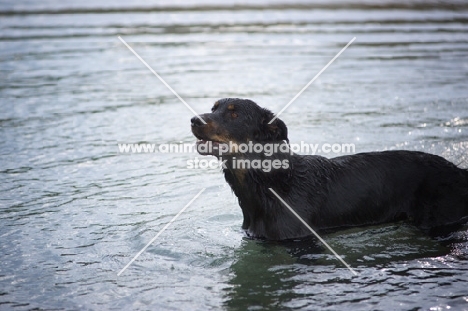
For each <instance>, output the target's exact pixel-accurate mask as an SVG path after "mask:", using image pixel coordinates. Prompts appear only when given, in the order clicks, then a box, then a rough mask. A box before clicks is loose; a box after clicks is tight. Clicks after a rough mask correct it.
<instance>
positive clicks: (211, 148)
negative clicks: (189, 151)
mask: <svg viewBox="0 0 468 311" xmlns="http://www.w3.org/2000/svg"><path fill="white" fill-rule="evenodd" d="M195 137H197V139H198V140H197V143H196V147H197V151H198V153H199V154H201V155H214V156H218V155H220V146H223V147H224V146H226V145H227V143H225V142H221V141H217V140H211V139H208V138H205V137H200V136H199V135H195ZM221 149H222V148H221Z"/></svg>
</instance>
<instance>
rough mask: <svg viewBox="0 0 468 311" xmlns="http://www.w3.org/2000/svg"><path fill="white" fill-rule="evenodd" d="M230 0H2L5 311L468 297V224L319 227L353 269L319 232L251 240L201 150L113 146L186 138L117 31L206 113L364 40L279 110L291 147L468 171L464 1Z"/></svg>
mask: <svg viewBox="0 0 468 311" xmlns="http://www.w3.org/2000/svg"><path fill="white" fill-rule="evenodd" d="M233 3H234V2H233ZM235 4H236V5H237V6H236V7H235V8H230V7H229V5H228V4H226V3H225V2H221V1H206V2H203V3H202V2H197V3H195V2H192V3H189V4H184V3H182V2H178V1H166V2H157V3H156V2H155V3H149V2H146V1H140V2H135V3H133V4H128V3H127V2H126V1H109V2H96V1H80V2H74V3H66V2H63V1H55V0H49V1H41V2H40V3H39V2H35V1H27V0H24V1H8V2H6V1H5V2H1V3H0V10H1V12H0V27H1V28H0V29H1V30H0V47H1V48H0V70H1V76H0V81H1V82H0V100H1V108H0V135H1V136H0V137H1V140H0V155H1V158H0V159H1V160H0V180H1V182H0V193H1V195H0V198H1V201H0V206H1V209H0V219H1V226H0V237H1V238H0V241H1V242H0V247H1V251H0V258H1V266H0V307H1V309H34V308H42V309H96V310H101V309H118V310H121V309H125V310H128V309H136V310H163V309H168V310H177V309H179V310H207V309H227V310H245V309H250V310H257V309H271V310H274V309H280V310H286V309H294V310H311V309H313V310H317V309H323V310H326V309H330V310H336V309H342V310H344V309H354V310H363V309H373V310H410V309H412V310H416V309H419V308H420V309H430V308H433V309H431V310H442V309H446V308H448V307H451V308H452V309H455V310H460V309H467V308H468V293H467V290H466V282H467V281H468V272H467V271H468V261H467V259H468V248H467V247H468V242H467V241H468V227H464V228H463V229H462V230H460V231H458V232H456V233H454V234H453V236H451V237H450V238H449V239H447V240H445V241H436V240H432V239H429V238H428V237H426V236H424V235H422V234H421V233H419V232H418V231H417V230H415V229H414V228H412V227H411V226H408V225H405V224H391V225H385V226H377V227H372V228H361V229H354V230H348V231H343V232H339V233H336V234H333V235H326V236H324V238H325V240H327V242H329V243H330V244H331V246H332V247H333V248H334V249H335V250H336V251H337V252H338V253H339V254H341V255H342V256H343V257H344V258H345V260H346V261H347V262H348V263H349V264H350V265H351V266H352V267H353V268H354V269H355V270H356V271H358V273H359V275H358V276H356V277H353V276H352V275H351V273H350V272H349V271H348V270H347V269H346V268H345V267H343V266H342V265H341V264H340V263H339V262H338V261H337V260H336V259H335V258H334V257H333V255H332V254H331V253H330V252H328V251H327V250H326V249H324V248H323V247H321V246H320V245H318V244H316V243H315V242H314V241H304V242H301V243H291V244H278V243H265V242H259V241H252V240H248V239H246V238H245V237H244V235H243V233H242V231H241V230H240V226H241V222H242V215H241V211H240V208H239V206H238V204H237V202H236V198H235V197H234V196H233V194H232V193H231V190H230V189H229V187H228V186H227V185H226V183H225V181H224V179H223V176H222V174H221V173H220V172H219V171H218V170H194V169H188V168H187V160H190V159H193V158H194V157H195V156H196V155H195V154H186V153H172V154H163V153H153V154H122V153H119V149H118V144H119V143H141V142H148V143H155V144H167V143H180V142H182V143H193V142H194V138H193V137H192V135H191V133H190V126H189V120H190V118H191V117H192V114H191V112H190V111H189V110H188V109H186V108H185V107H184V106H183V104H182V103H181V102H180V101H179V100H178V99H177V98H176V97H175V96H174V95H173V94H172V93H171V92H170V91H169V90H168V89H167V88H166V87H165V86H164V85H163V84H162V83H161V82H160V81H159V80H158V79H157V78H156V77H155V76H154V75H153V74H152V73H151V72H150V71H149V70H148V69H147V68H146V67H145V66H144V65H143V64H142V63H141V62H140V61H139V60H138V59H137V58H136V57H135V56H134V55H133V54H132V53H131V52H130V51H129V50H128V49H127V48H126V47H125V46H124V45H123V44H122V43H121V42H120V41H119V40H118V38H117V36H119V35H120V36H122V38H123V39H124V40H126V41H127V42H128V43H129V44H130V45H131V46H132V47H133V48H134V49H135V50H136V51H137V52H138V53H139V54H140V55H141V57H142V58H143V59H145V60H146V61H147V62H148V63H149V64H150V65H151V66H152V67H153V68H154V70H156V71H157V72H158V73H159V74H160V75H161V76H162V77H163V78H164V79H165V80H166V81H167V83H168V84H169V85H171V86H172V87H173V89H174V90H176V91H177V92H178V93H179V94H180V96H181V97H182V98H184V99H185V100H186V101H187V102H188V103H189V104H190V105H191V106H193V107H194V109H195V110H196V111H198V112H207V111H209V109H210V108H211V105H212V103H213V102H214V101H215V100H217V99H219V98H223V97H243V98H250V99H253V100H254V101H256V102H257V103H259V104H260V105H262V106H265V107H268V108H270V109H271V110H273V111H276V112H277V111H279V110H280V109H281V108H282V107H283V106H284V105H285V104H286V103H287V102H289V100H291V98H293V97H294V96H295V95H296V94H297V93H298V92H299V91H300V90H301V89H302V87H303V86H304V85H306V84H307V82H309V81H310V80H311V79H312V78H313V77H314V76H315V74H316V73H317V72H319V71H320V70H321V69H322V68H323V66H325V65H326V64H327V63H328V61H329V60H330V59H332V58H333V57H334V56H335V55H336V53H338V51H339V50H340V49H341V48H342V47H344V46H345V45H346V44H347V43H348V42H349V41H350V40H351V39H352V38H353V37H356V38H357V39H356V41H355V42H354V43H353V44H352V45H351V46H350V48H348V49H347V50H346V51H345V52H344V53H343V54H342V55H341V57H340V58H338V59H337V60H336V61H335V62H334V63H333V64H332V65H331V66H330V67H329V68H328V69H327V70H326V71H325V72H324V73H323V74H322V75H321V76H320V78H319V79H317V80H316V81H315V82H314V83H313V84H312V85H311V86H310V87H309V88H308V89H307V90H306V91H305V92H304V93H303V94H302V95H301V96H300V97H299V98H298V99H297V100H296V101H295V102H294V104H293V105H291V106H290V107H289V108H288V109H287V110H286V111H285V112H284V113H283V114H282V116H281V118H282V119H283V120H284V121H285V122H286V124H287V125H288V127H289V133H290V136H289V138H290V140H291V142H292V143H294V142H296V143H298V142H300V141H305V142H308V143H318V144H323V143H354V144H355V146H356V152H363V151H370V150H386V149H397V148H403V149H410V150H422V151H426V152H431V153H435V154H439V155H443V156H444V157H446V158H448V159H449V160H451V161H454V162H455V163H457V164H460V165H461V166H463V167H468V158H467V149H468V140H467V138H468V137H467V133H468V129H467V126H468V94H467V91H466V81H467V78H468V61H467V60H468V36H467V31H468V23H467V22H468V6H467V5H466V3H464V2H462V1H460V2H456V1H451V2H444V3H443V4H437V3H435V2H434V3H433V2H423V1H421V2H417V1H415V2H413V3H412V4H407V3H406V2H403V1H402V2H369V1H363V2H356V1H342V2H334V3H333V4H330V3H329V2H328V1H326V2H325V1H323V2H321V1H317V2H315V3H312V4H311V3H309V2H297V3H295V4H291V3H289V2H287V1H275V2H271V3H267V2H266V1H256V2H248V3H242V2H235ZM321 154H322V155H325V156H329V157H331V156H336V155H337V154H325V153H323V152H322V153H321ZM200 158H201V157H200ZM203 187H205V188H206V190H205V192H204V193H203V194H202V195H201V196H200V197H199V198H198V199H197V200H196V201H195V202H194V203H193V204H192V205H191V206H189V207H188V209H187V210H186V211H185V212H184V213H183V214H182V215H181V216H180V217H179V218H178V219H177V220H176V221H175V222H174V223H173V224H172V225H171V226H170V227H169V228H168V229H167V230H166V231H165V232H164V233H163V234H162V235H161V236H160V237H159V238H158V239H157V240H156V242H155V243H153V244H152V245H151V246H150V247H149V248H148V249H147V250H146V251H145V252H144V253H143V254H142V255H141V256H140V257H139V258H138V259H137V260H136V261H135V262H134V263H133V264H132V265H131V266H130V267H129V268H128V269H127V270H126V271H124V272H123V273H122V275H121V276H117V273H118V272H119V271H120V270H121V269H122V268H123V267H124V266H125V265H126V264H127V263H128V262H129V261H130V260H131V259H132V258H133V256H134V255H135V254H136V253H137V252H138V251H140V250H141V249H142V248H143V247H144V246H145V245H146V244H147V243H148V242H149V241H150V240H151V239H152V238H153V237H154V236H155V235H156V234H157V233H158V232H159V230H161V229H162V227H163V226H164V225H165V224H167V223H168V222H169V221H170V220H171V219H172V218H173V217H174V215H175V214H177V213H178V212H179V211H180V210H181V209H182V208H183V207H184V206H185V205H186V204H187V203H188V202H189V201H190V200H191V199H192V198H193V197H194V196H195V195H196V194H197V193H198V192H199V191H200V189H201V188H203Z"/></svg>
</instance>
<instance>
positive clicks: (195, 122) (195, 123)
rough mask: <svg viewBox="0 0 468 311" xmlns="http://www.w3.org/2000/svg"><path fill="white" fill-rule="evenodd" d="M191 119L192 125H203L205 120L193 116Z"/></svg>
mask: <svg viewBox="0 0 468 311" xmlns="http://www.w3.org/2000/svg"><path fill="white" fill-rule="evenodd" d="M190 121H191V123H192V127H195V126H202V125H203V122H202V121H201V120H200V118H199V117H193V118H192V119H190Z"/></svg>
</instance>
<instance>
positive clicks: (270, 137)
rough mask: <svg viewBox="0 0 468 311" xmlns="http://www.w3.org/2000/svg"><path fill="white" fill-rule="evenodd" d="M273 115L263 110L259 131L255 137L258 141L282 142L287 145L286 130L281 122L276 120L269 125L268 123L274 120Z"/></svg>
mask: <svg viewBox="0 0 468 311" xmlns="http://www.w3.org/2000/svg"><path fill="white" fill-rule="evenodd" d="M274 116H275V115H274V114H273V113H272V112H271V111H270V110H267V109H263V115H262V120H261V125H260V126H261V129H260V131H259V132H258V133H257V135H255V136H256V137H255V138H256V139H257V140H259V141H283V140H285V141H286V142H287V143H289V139H288V128H287V127H286V124H284V122H283V121H281V120H280V119H278V118H276V119H275V121H273V122H272V123H271V124H269V122H270V121H271V119H273V118H274Z"/></svg>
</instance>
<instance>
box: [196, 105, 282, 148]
mask: <svg viewBox="0 0 468 311" xmlns="http://www.w3.org/2000/svg"><path fill="white" fill-rule="evenodd" d="M273 117H274V115H273V113H272V112H271V111H270V110H268V109H265V108H261V107H260V106H258V105H257V104H256V103H254V102H253V101H251V100H248V99H239V98H224V99H220V100H218V101H217V102H215V104H214V105H213V108H212V109H211V113H205V114H202V115H200V118H202V119H203V120H204V121H205V122H206V124H204V123H203V122H202V121H201V120H200V118H198V117H193V118H192V120H191V121H192V133H193V135H195V137H197V138H198V139H199V141H198V142H197V144H198V145H200V144H206V143H211V144H212V145H213V147H215V148H216V147H219V146H220V144H229V143H231V144H242V143H248V142H250V141H252V142H254V143H270V142H271V143H275V142H276V143H280V142H282V141H286V142H289V140H288V128H287V127H286V125H285V124H284V122H283V121H281V120H280V119H278V118H277V119H275V120H274V121H273V122H272V123H271V124H269V122H270V121H271V120H272V119H273ZM199 152H200V150H199ZM206 154H213V153H209V152H208V153H206Z"/></svg>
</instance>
